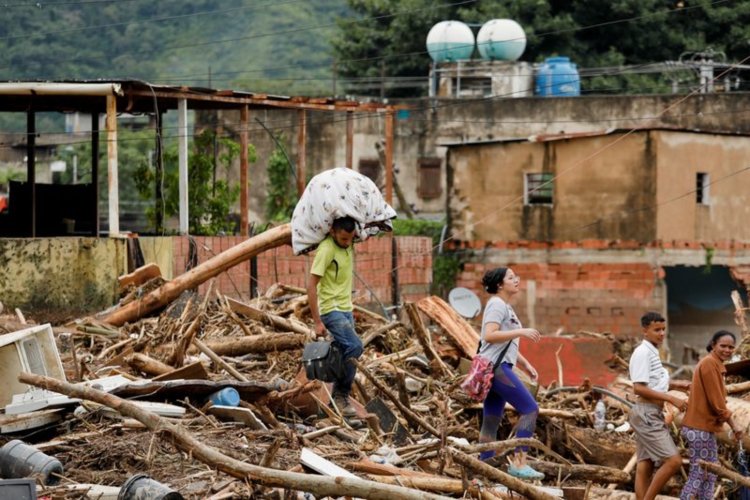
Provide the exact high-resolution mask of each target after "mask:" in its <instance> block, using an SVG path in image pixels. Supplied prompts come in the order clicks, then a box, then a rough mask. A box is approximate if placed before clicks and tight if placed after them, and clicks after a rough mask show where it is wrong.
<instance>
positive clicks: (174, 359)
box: [170, 280, 215, 368]
mask: <svg viewBox="0 0 750 500" xmlns="http://www.w3.org/2000/svg"><path fill="white" fill-rule="evenodd" d="M214 283H215V281H214V280H211V283H210V284H209V285H208V290H207V291H206V296H205V297H203V302H201V305H200V307H199V308H198V312H196V314H195V317H194V318H193V321H191V322H190V326H188V328H187V330H185V331H184V332H181V333H180V334H179V335H178V337H179V338H178V340H177V342H176V343H175V344H174V345H173V346H172V347H173V348H172V355H171V357H170V363H172V365H174V367H175V368H180V367H181V366H182V365H183V363H184V362H185V354H187V350H188V348H189V347H190V344H191V343H192V342H193V338H194V337H195V336H196V335H197V333H198V327H199V326H200V324H201V323H202V322H203V319H204V317H203V313H204V312H205V311H206V307H207V306H208V299H209V297H210V296H211V293H212V292H213V289H214ZM187 309H188V308H187V307H186V308H185V311H184V313H187Z"/></svg>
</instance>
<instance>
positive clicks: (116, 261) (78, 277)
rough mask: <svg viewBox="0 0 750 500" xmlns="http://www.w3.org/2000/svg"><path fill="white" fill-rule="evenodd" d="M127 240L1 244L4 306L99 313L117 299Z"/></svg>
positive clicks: (0, 294)
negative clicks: (97, 311) (118, 278)
mask: <svg viewBox="0 0 750 500" xmlns="http://www.w3.org/2000/svg"><path fill="white" fill-rule="evenodd" d="M126 266H127V252H126V240H124V239H111V238H107V239H105V238H100V239H97V238H34V239H32V238H18V239H0V301H2V303H3V305H4V306H5V307H6V308H13V307H19V308H21V310H26V311H30V310H37V309H61V310H87V311H96V310H100V309H103V308H105V307H108V306H110V305H112V304H114V303H115V301H116V300H117V277H118V276H120V275H121V274H124V273H125V270H126Z"/></svg>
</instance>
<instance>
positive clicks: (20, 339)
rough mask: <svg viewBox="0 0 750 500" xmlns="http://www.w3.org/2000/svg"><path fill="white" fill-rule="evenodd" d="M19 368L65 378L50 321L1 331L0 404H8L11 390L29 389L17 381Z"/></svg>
mask: <svg viewBox="0 0 750 500" xmlns="http://www.w3.org/2000/svg"><path fill="white" fill-rule="evenodd" d="M21 372H29V373H34V374H37V375H44V376H47V377H52V378H56V379H59V380H65V371H64V370H63V366H62V362H61V361H60V355H59V354H58V352H57V346H56V345H55V337H54V335H53V333H52V327H51V326H50V325H49V324H45V325H38V326H32V327H30V328H26V329H24V330H19V331H17V332H13V333H7V334H5V335H0V407H4V406H6V405H7V404H9V403H10V402H11V401H12V399H13V395H14V394H22V393H25V392H28V391H29V390H30V389H32V388H31V387H29V386H28V385H26V384H22V383H21V382H19V381H18V374H19V373H21Z"/></svg>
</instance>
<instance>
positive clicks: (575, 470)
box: [529, 460, 632, 484]
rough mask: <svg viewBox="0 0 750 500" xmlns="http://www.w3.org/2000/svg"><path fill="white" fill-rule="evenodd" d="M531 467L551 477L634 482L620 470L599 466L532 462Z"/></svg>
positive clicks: (624, 482) (530, 462)
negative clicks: (560, 476)
mask: <svg viewBox="0 0 750 500" xmlns="http://www.w3.org/2000/svg"><path fill="white" fill-rule="evenodd" d="M529 465H531V466H532V467H533V468H534V469H536V470H538V471H539V472H544V473H545V474H546V475H547V476H550V477H557V476H558V474H560V475H562V476H563V477H567V478H568V479H574V480H582V481H594V482H597V483H617V484H628V483H630V481H631V480H632V478H631V477H630V474H628V473H626V472H623V471H621V470H620V469H614V468H612V467H603V466H599V465H588V464H583V465H564V464H556V463H552V462H544V461H541V460H530V461H529Z"/></svg>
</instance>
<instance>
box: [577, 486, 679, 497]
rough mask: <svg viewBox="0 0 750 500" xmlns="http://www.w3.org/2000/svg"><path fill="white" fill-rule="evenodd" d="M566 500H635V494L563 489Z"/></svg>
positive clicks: (591, 488)
mask: <svg viewBox="0 0 750 500" xmlns="http://www.w3.org/2000/svg"><path fill="white" fill-rule="evenodd" d="M563 494H564V498H565V499H566V500H636V498H635V493H633V492H632V491H623V490H608V489H607V488H598V487H596V486H591V487H588V488H587V487H580V486H579V487H567V488H563ZM655 500H677V498H676V497H670V496H667V495H656V499H655Z"/></svg>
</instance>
